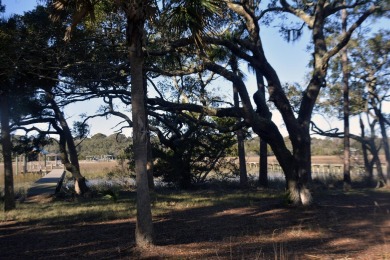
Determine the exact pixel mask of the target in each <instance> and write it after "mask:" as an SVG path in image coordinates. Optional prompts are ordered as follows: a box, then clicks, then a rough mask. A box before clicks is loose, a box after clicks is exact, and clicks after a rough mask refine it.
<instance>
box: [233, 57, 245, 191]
mask: <svg viewBox="0 0 390 260" xmlns="http://www.w3.org/2000/svg"><path fill="white" fill-rule="evenodd" d="M230 66H231V68H232V71H233V73H235V74H236V75H237V76H238V77H239V76H240V71H239V69H238V64H237V60H236V59H235V58H234V57H232V58H231V60H230ZM233 102H234V107H235V108H237V109H238V108H239V107H240V97H239V93H238V89H237V87H236V86H235V85H234V83H233ZM238 120H239V119H238ZM236 135H237V151H238V163H239V171H240V187H241V188H242V189H245V188H247V187H248V174H247V171H246V161H245V144H244V140H245V136H244V131H243V130H242V129H239V130H237V131H236Z"/></svg>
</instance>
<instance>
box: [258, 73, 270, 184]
mask: <svg viewBox="0 0 390 260" xmlns="http://www.w3.org/2000/svg"><path fill="white" fill-rule="evenodd" d="M256 81H257V90H258V91H260V92H262V94H263V97H264V103H265V102H266V100H265V86H264V77H263V75H262V74H261V72H260V71H259V70H258V69H257V70H256ZM259 155H260V158H259V186H261V187H268V151H267V142H266V141H264V139H263V138H261V137H260V153H259Z"/></svg>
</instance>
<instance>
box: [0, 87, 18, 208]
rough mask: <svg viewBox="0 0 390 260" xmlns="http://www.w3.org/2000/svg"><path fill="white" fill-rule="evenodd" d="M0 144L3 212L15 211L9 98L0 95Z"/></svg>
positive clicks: (3, 94)
mask: <svg viewBox="0 0 390 260" xmlns="http://www.w3.org/2000/svg"><path fill="white" fill-rule="evenodd" d="M0 117H1V121H0V122H1V144H2V152H3V160H4V211H9V210H12V209H15V193H14V176H13V172H12V143H11V130H10V127H9V121H10V118H9V117H10V116H9V96H8V95H7V94H6V93H2V94H0Z"/></svg>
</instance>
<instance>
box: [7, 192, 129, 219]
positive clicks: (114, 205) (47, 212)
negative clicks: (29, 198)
mask: <svg viewBox="0 0 390 260" xmlns="http://www.w3.org/2000/svg"><path fill="white" fill-rule="evenodd" d="M0 204H1V206H3V205H2V204H3V203H0ZM135 212H136V211H135V195H134V194H126V195H122V196H121V197H120V198H119V199H118V200H117V201H116V202H114V201H113V200H111V199H107V198H105V197H104V196H102V197H98V198H85V199H84V198H81V199H74V200H73V199H67V200H63V199H61V200H60V199H53V200H52V201H49V202H47V201H46V202H42V203H39V202H18V203H17V206H16V209H15V210H12V211H9V212H6V213H4V214H0V221H17V222H43V223H58V222H69V221H87V220H88V221H93V222H99V221H107V220H112V219H123V218H129V217H134V216H135Z"/></svg>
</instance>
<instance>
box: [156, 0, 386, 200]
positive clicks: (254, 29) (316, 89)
mask: <svg viewBox="0 0 390 260" xmlns="http://www.w3.org/2000/svg"><path fill="white" fill-rule="evenodd" d="M223 3H224V4H225V6H226V7H227V9H224V10H225V12H226V13H225V15H223V16H220V17H218V16H216V17H213V23H210V24H212V25H214V26H219V27H218V29H217V28H216V27H212V26H211V27H212V28H213V29H209V31H210V32H213V31H214V33H213V34H211V33H209V34H206V35H200V36H202V37H201V39H198V40H197V41H191V39H188V38H181V39H177V40H176V41H175V37H171V38H170V39H171V41H167V40H164V41H163V42H164V44H163V45H162V46H164V47H165V48H162V49H163V51H165V53H169V54H171V55H173V54H174V53H173V52H172V50H175V52H176V53H177V52H178V51H179V52H180V51H183V52H182V55H184V56H185V55H187V56H185V57H188V59H187V60H186V59H184V58H181V59H180V61H181V63H182V69H181V72H180V73H183V74H184V73H187V74H189V73H194V72H195V73H196V72H197V71H199V70H209V71H211V72H213V73H218V74H220V75H222V76H223V77H225V78H226V79H228V80H230V81H232V82H233V83H234V84H235V85H236V86H237V88H238V92H239V94H240V97H241V100H242V104H243V108H242V110H240V113H241V116H242V117H243V118H244V120H245V122H246V123H247V124H248V125H249V126H251V127H252V129H253V131H254V132H255V133H257V134H259V136H260V137H261V138H263V139H264V140H266V141H267V143H269V145H270V146H271V148H272V149H273V152H274V154H275V155H276V157H277V158H278V160H279V163H280V164H281V166H282V169H283V171H284V173H285V176H286V181H287V187H288V190H289V193H290V199H291V200H292V202H293V203H294V204H304V205H306V204H310V202H311V195H310V192H309V189H308V184H309V181H310V179H311V158H310V156H311V153H310V122H311V115H312V113H313V108H314V105H315V103H316V100H317V97H318V95H319V93H320V90H321V89H322V88H323V87H325V79H326V75H327V68H328V64H329V60H330V59H331V58H332V57H333V56H335V55H336V54H337V53H338V52H339V51H340V50H341V49H342V48H343V47H344V46H345V45H346V44H347V43H348V41H349V39H350V37H351V35H352V33H353V32H354V30H355V29H356V28H358V27H359V26H360V25H361V24H362V23H363V22H364V21H365V20H366V19H367V18H368V17H369V16H370V15H372V14H374V13H375V12H377V11H379V10H380V8H381V6H380V5H379V4H377V3H376V2H372V1H369V2H360V1H356V2H351V3H348V5H343V4H342V3H341V2H339V1H318V2H316V3H311V2H299V3H292V4H289V3H288V2H287V1H279V2H276V1H275V2H273V5H271V6H268V7H265V8H264V9H261V6H260V2H258V1H245V2H236V1H228V0H226V1H223ZM221 6H222V7H223V5H221ZM342 9H350V10H360V12H359V13H358V14H357V15H356V16H355V17H354V20H353V21H352V22H351V25H350V26H349V28H348V29H347V30H346V32H345V33H344V34H341V35H340V36H339V37H338V38H337V41H336V44H334V45H329V44H328V43H327V42H326V35H325V32H326V31H327V30H328V29H329V28H331V24H330V23H329V21H332V18H334V17H335V15H336V14H337V13H339V11H340V10H342ZM271 12H277V13H284V14H289V15H292V16H293V17H295V18H296V19H298V21H300V23H301V24H303V25H305V26H306V27H307V28H308V29H309V30H310V32H311V37H312V50H313V62H312V73H311V78H310V80H309V83H308V85H307V86H306V88H305V89H304V91H303V92H302V98H301V101H300V104H299V109H298V111H297V112H296V113H295V111H293V109H292V108H291V104H290V101H289V100H288V98H287V96H286V94H285V92H284V90H283V86H282V83H281V80H280V78H279V76H278V74H277V72H276V71H275V70H274V68H273V67H272V65H271V64H270V63H269V62H268V60H267V57H266V53H264V49H263V46H262V41H261V36H260V26H261V23H260V22H261V20H262V19H264V18H267V15H268V14H269V13H271ZM221 17H223V18H221ZM237 17H239V18H240V19H235V21H236V23H232V22H231V21H230V20H227V21H225V22H224V21H223V19H228V18H232V19H234V18H237ZM229 21H230V23H229ZM268 21H269V17H268ZM265 23H267V21H265ZM237 24H238V25H237ZM229 26H230V27H229ZM282 26H283V30H284V31H285V32H287V33H288V34H287V35H288V36H290V37H289V38H291V37H295V36H297V35H299V30H298V29H299V28H300V27H302V26H300V27H298V29H296V28H285V26H284V25H282ZM237 28H238V29H237ZM237 31H238V32H240V33H230V32H237ZM215 32H216V33H215ZM244 32H245V33H244ZM297 32H298V33H297ZM183 35H185V34H183ZM217 35H218V36H217ZM199 42H205V43H207V44H210V45H209V47H210V48H212V46H213V45H219V46H223V47H225V48H226V49H228V50H229V51H231V53H232V54H234V55H236V56H237V57H238V58H239V59H242V60H245V61H246V62H248V63H249V64H250V66H251V67H253V68H255V69H257V71H258V72H259V73H260V74H261V75H262V76H264V77H265V79H266V81H267V90H268V96H269V100H270V101H272V102H273V103H274V104H275V106H276V108H277V109H278V110H279V112H280V113H281V115H282V118H283V120H284V123H285V125H286V128H287V131H288V132H289V136H290V140H291V143H292V146H293V151H292V152H290V151H289V150H288V149H287V147H286V145H285V144H284V140H283V137H282V135H281V134H280V132H279V130H278V129H277V127H276V125H275V124H274V123H273V122H272V121H271V119H270V118H267V115H268V114H269V111H268V106H267V104H265V102H264V100H263V99H261V98H259V97H260V96H259V95H255V96H254V99H255V102H256V104H257V106H258V108H259V107H261V108H265V109H258V113H256V111H255V110H254V108H253V106H252V103H251V99H250V97H249V94H248V90H247V87H246V85H245V84H244V82H243V81H242V79H240V78H239V77H237V75H234V73H233V72H232V71H230V70H228V69H227V68H226V66H225V65H223V64H221V63H218V62H215V61H213V59H212V58H210V57H208V56H207V52H204V53H202V52H200V53H196V52H194V51H193V50H194V49H190V48H186V46H189V45H191V44H193V43H194V44H195V45H196V44H198V43H199ZM163 51H161V50H160V51H155V50H154V49H152V50H150V52H149V54H150V55H161V53H162V52H163ZM184 52H186V53H184ZM195 56H196V57H198V58H197V59H198V60H197V61H196V60H195V59H194V57H195ZM188 61H195V62H194V63H193V64H192V65H190V63H189V62H188ZM184 62H187V64H185V63H184ZM184 64H185V66H183V65H184ZM183 68H184V69H183ZM155 69H156V71H160V73H161V74H163V73H164V72H163V68H155ZM179 71H180V70H179ZM259 78H260V77H259ZM185 107H188V106H185ZM197 109H199V110H205V108H202V107H198V108H197ZM209 111H210V114H215V115H217V114H219V115H221V114H226V111H227V110H226V109H225V110H223V109H219V110H218V109H214V110H209ZM223 111H225V112H223Z"/></svg>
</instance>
